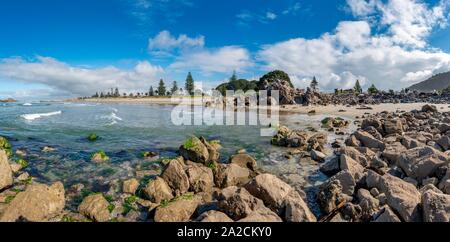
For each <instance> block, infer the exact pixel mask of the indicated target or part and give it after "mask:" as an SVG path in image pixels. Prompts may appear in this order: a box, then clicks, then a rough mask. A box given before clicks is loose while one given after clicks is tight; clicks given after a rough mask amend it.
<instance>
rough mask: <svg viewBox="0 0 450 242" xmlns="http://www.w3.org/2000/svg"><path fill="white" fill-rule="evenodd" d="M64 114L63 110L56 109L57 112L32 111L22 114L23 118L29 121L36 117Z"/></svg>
mask: <svg viewBox="0 0 450 242" xmlns="http://www.w3.org/2000/svg"><path fill="white" fill-rule="evenodd" d="M60 114H62V111H56V112H50V113H32V114H23V115H20V117H21V118H23V119H25V120H29V121H33V120H35V119H39V118H43V117H50V116H54V115H60Z"/></svg>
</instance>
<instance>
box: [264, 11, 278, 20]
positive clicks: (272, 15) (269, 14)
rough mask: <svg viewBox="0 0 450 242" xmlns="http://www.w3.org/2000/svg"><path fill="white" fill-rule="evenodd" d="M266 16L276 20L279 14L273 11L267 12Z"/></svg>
mask: <svg viewBox="0 0 450 242" xmlns="http://www.w3.org/2000/svg"><path fill="white" fill-rule="evenodd" d="M266 18H267V19H270V20H275V19H276V18H277V15H276V14H274V13H272V12H267V13H266Z"/></svg>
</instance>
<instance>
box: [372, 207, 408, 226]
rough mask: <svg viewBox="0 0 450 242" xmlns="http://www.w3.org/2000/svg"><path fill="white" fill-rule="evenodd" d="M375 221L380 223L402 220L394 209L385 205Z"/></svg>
mask: <svg viewBox="0 0 450 242" xmlns="http://www.w3.org/2000/svg"><path fill="white" fill-rule="evenodd" d="M374 222H379V223H399V222H401V220H400V219H399V218H398V216H397V215H395V213H394V211H392V209H391V208H390V207H389V206H388V205H385V206H384V207H383V208H381V209H380V212H379V215H378V216H377V217H376V219H375V220H374Z"/></svg>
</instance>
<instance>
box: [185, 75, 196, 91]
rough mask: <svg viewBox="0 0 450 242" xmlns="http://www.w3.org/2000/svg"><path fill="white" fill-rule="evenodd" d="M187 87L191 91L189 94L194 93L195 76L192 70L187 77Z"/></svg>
mask: <svg viewBox="0 0 450 242" xmlns="http://www.w3.org/2000/svg"><path fill="white" fill-rule="evenodd" d="M185 89H186V91H187V92H188V93H189V95H191V96H192V95H194V78H192V74H191V73H190V72H189V73H188V75H187V77H186V86H185Z"/></svg>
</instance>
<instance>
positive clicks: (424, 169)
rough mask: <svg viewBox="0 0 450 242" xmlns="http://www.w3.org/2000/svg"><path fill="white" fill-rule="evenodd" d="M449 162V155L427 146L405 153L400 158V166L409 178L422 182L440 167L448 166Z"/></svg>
mask: <svg viewBox="0 0 450 242" xmlns="http://www.w3.org/2000/svg"><path fill="white" fill-rule="evenodd" d="M449 161H450V158H449V157H448V155H446V154H444V153H442V152H440V151H438V150H436V149H434V148H432V147H429V146H425V147H417V148H414V149H410V150H407V151H405V152H404V153H403V154H402V155H401V156H400V159H399V162H398V166H399V167H401V168H402V169H403V170H404V171H405V173H406V174H407V175H408V176H409V177H412V178H415V179H418V180H422V179H423V178H426V177H428V176H430V175H431V174H433V173H434V172H435V171H436V169H437V168H438V167H440V166H443V165H445V164H448V163H449Z"/></svg>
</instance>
